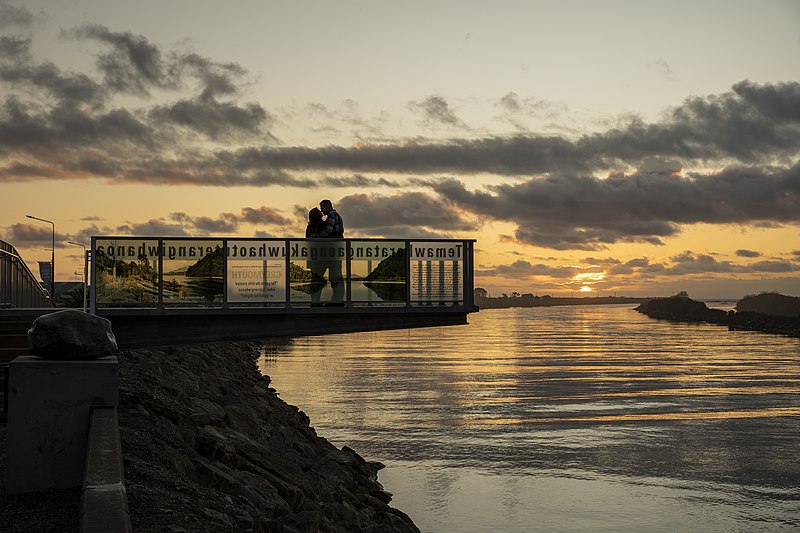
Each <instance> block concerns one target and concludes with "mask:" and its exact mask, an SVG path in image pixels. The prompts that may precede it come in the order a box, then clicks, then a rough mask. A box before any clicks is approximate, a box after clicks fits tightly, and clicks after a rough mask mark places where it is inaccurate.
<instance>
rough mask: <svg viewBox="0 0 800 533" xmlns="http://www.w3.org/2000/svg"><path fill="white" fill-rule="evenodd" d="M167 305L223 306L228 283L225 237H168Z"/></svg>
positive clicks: (165, 259) (165, 265)
mask: <svg viewBox="0 0 800 533" xmlns="http://www.w3.org/2000/svg"><path fill="white" fill-rule="evenodd" d="M163 242H164V248H163V251H162V253H163V257H162V261H163V263H162V268H163V272H164V274H163V278H164V281H163V301H164V304H196V305H222V294H223V290H222V289H223V285H224V269H223V262H224V259H223V255H224V253H225V250H224V248H223V242H222V240H221V239H218V240H217V239H214V240H212V239H209V240H198V239H191V240H189V239H186V240H178V239H164V241H163Z"/></svg>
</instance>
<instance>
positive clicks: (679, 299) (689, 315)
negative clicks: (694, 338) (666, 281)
mask: <svg viewBox="0 0 800 533" xmlns="http://www.w3.org/2000/svg"><path fill="white" fill-rule="evenodd" d="M776 297H780V298H776ZM787 298H788V299H789V300H788V301H789V303H790V304H791V305H794V304H795V302H794V301H793V300H800V299H797V298H793V297H788V296H782V295H775V294H764V295H758V296H748V297H746V298H743V299H742V300H740V301H739V303H738V304H737V309H741V308H750V309H760V310H761V311H760V312H759V311H751V310H747V311H743V310H737V311H723V310H722V309H710V308H709V307H708V306H706V304H705V303H703V302H700V301H697V300H692V299H691V298H689V297H688V296H687V295H686V294H677V295H675V296H670V297H669V298H655V299H652V300H648V301H647V302H644V303H642V304H641V305H639V306H638V307H636V311H638V312H640V313H642V314H644V315H647V316H649V317H651V318H660V319H665V320H674V321H678V322H705V323H708V324H717V325H720V326H727V327H728V329H731V330H748V331H761V332H764V333H773V334H778V335H786V336H789V337H800V314H798V315H795V316H786V315H781V314H772V313H770V307H769V305H759V303H762V304H763V303H774V301H775V300H776V299H778V300H779V301H780V302H781V303H782V304H785V303H786V299H787ZM792 309H793V308H792Z"/></svg>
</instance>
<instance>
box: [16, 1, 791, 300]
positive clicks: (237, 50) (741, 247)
mask: <svg viewBox="0 0 800 533" xmlns="http://www.w3.org/2000/svg"><path fill="white" fill-rule="evenodd" d="M323 198H330V199H331V200H333V203H334V206H335V207H336V208H337V210H338V211H339V212H340V213H341V214H342V216H343V218H344V221H345V226H346V236H347V237H392V238H414V237H446V238H450V237H459V238H474V239H477V245H476V250H477V251H476V285H477V286H480V287H484V288H486V289H487V290H488V291H489V293H490V294H491V295H499V294H501V293H511V292H512V291H516V292H520V293H534V294H539V295H543V294H552V295H562V296H563V295H570V294H578V293H579V292H580V291H583V292H584V293H585V294H587V295H598V294H599V295H608V294H614V293H616V294H618V295H628V296H643V295H653V296H659V295H668V294H672V293H675V292H677V291H680V290H686V291H688V292H689V295H690V296H692V297H696V298H716V297H732V298H737V297H741V296H743V295H745V294H751V293H757V292H761V291H768V290H774V291H779V292H782V293H784V294H790V295H795V296H800V2H798V1H797V0H764V1H761V2H754V1H752V0H719V1H717V0H714V1H697V0H693V1H683V0H678V1H672V2H642V1H558V2H556V1H547V2H544V1H503V0H497V1H493V2H489V1H482V2H477V1H467V0H463V1H462V0H459V1H438V2H430V1H427V2H419V1H416V0H407V1H404V2H397V1H393V2H383V1H372V2H367V1H342V2H329V1H327V2H321V1H301V2H268V1H235V0H234V1H231V2H219V1H213V2H212V1H199V0H166V1H164V0H159V1H157V2H156V1H151V0H140V1H137V2H131V1H124V2H123V1H119V0H63V1H55V0H49V1H45V0H24V1H13V0H6V1H3V0H0V199H1V207H2V209H0V238H2V239H3V240H6V241H8V242H10V243H11V244H13V245H14V246H15V247H16V248H17V249H18V250H19V252H20V253H21V255H22V256H23V258H24V259H25V260H26V261H27V262H28V264H29V265H30V266H31V268H32V269H33V270H36V269H35V265H36V261H45V260H49V258H50V251H49V248H50V240H51V228H50V226H49V225H48V224H45V223H41V222H37V221H35V220H30V219H27V218H25V215H26V214H32V215H34V216H37V217H41V218H45V219H49V220H53V221H54V222H55V224H56V231H57V235H56V240H57V242H56V266H57V280H58V281H69V280H78V279H80V278H79V275H77V274H75V273H76V272H81V271H82V252H81V249H80V248H78V247H76V246H71V245H69V244H67V241H76V242H82V243H86V244H87V245H88V243H89V239H90V237H91V236H92V235H147V236H175V235H190V236H206V235H214V236H241V237H252V236H275V237H301V236H302V235H303V229H304V227H305V216H306V213H307V211H308V209H309V208H311V207H313V206H316V205H317V204H318V202H319V200H321V199H323Z"/></svg>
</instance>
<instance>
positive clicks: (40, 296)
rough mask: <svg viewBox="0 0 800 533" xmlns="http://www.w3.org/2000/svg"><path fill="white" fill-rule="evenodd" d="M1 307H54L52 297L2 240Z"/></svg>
mask: <svg viewBox="0 0 800 533" xmlns="http://www.w3.org/2000/svg"><path fill="white" fill-rule="evenodd" d="M0 307H2V308H41V307H54V304H53V301H52V299H51V298H50V295H49V294H48V293H47V291H46V290H45V289H44V288H43V287H42V285H41V284H40V283H39V282H38V281H36V277H35V276H34V275H33V272H31V271H30V269H29V268H28V265H26V264H25V261H23V259H22V258H21V257H20V256H19V254H18V253H17V250H16V249H15V248H14V247H13V246H12V245H11V244H9V243H7V242H5V241H2V240H0Z"/></svg>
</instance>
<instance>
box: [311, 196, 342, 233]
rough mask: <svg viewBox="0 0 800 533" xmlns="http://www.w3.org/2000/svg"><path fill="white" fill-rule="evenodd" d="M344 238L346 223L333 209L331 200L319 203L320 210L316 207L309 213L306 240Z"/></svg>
mask: <svg viewBox="0 0 800 533" xmlns="http://www.w3.org/2000/svg"><path fill="white" fill-rule="evenodd" d="M343 237H344V222H343V221H342V217H341V215H340V214H339V213H337V212H336V210H335V209H334V208H333V203H332V202H331V201H330V200H322V201H321V202H320V203H319V209H317V208H316V207H315V208H314V209H312V210H311V211H309V212H308V226H306V239H316V238H330V239H341V238H343Z"/></svg>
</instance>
